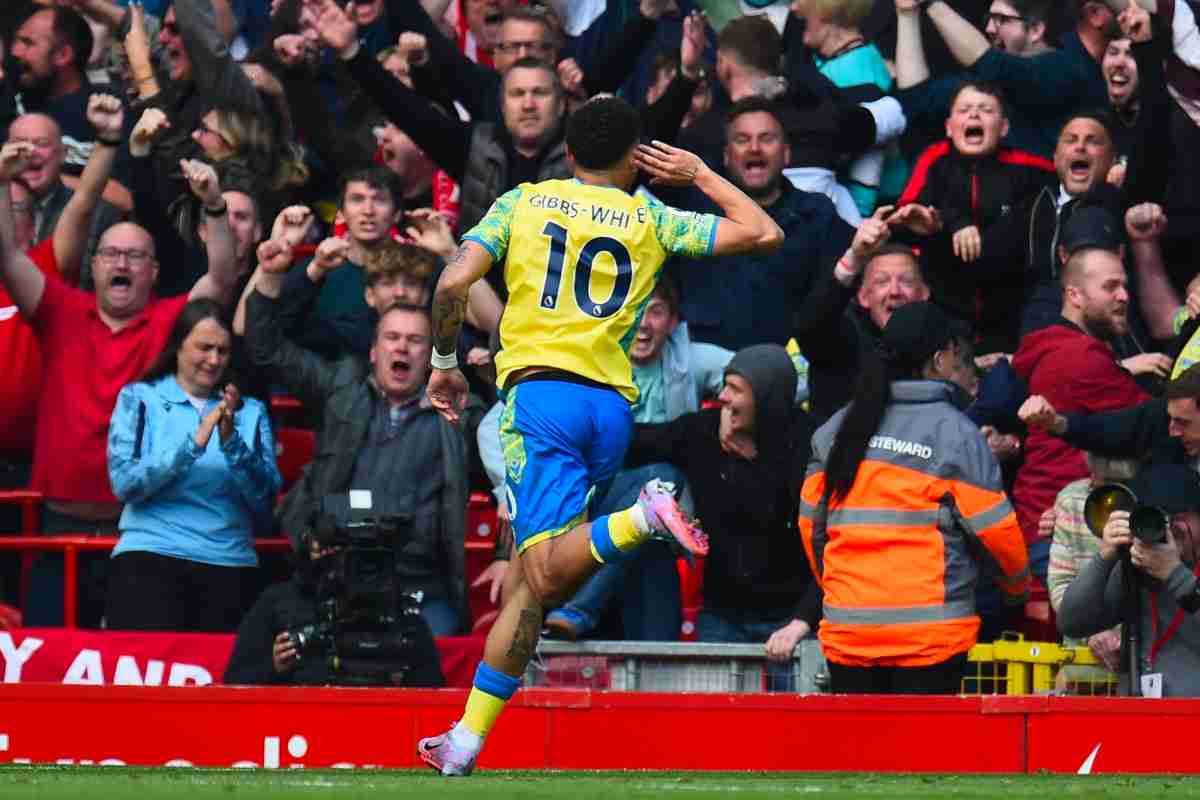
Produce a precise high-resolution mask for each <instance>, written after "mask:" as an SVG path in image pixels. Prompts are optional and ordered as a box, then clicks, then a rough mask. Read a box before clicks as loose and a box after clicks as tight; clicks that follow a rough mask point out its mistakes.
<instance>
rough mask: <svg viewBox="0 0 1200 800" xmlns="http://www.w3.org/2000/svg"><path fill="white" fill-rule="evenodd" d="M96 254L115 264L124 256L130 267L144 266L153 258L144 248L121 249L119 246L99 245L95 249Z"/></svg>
mask: <svg viewBox="0 0 1200 800" xmlns="http://www.w3.org/2000/svg"><path fill="white" fill-rule="evenodd" d="M96 256H97V257H98V258H99V259H100V260H101V261H104V262H105V263H108V264H115V263H117V262H118V261H120V260H121V257H122V256H124V257H125V258H126V259H127V260H128V261H129V266H131V267H141V266H145V265H146V264H148V263H149V262H150V261H151V260H152V259H153V258H154V256H153V255H151V254H150V253H147V252H146V251H145V250H122V249H121V248H119V247H101V248H100V249H99V250H97V251H96Z"/></svg>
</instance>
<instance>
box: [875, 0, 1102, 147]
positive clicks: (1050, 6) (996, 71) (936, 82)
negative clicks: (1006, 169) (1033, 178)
mask: <svg viewBox="0 0 1200 800" xmlns="http://www.w3.org/2000/svg"><path fill="white" fill-rule="evenodd" d="M1055 7H1056V4H1055V3H1052V2H1050V0H993V2H992V4H991V6H990V7H989V9H988V13H987V15H986V16H985V18H984V20H983V26H984V29H983V30H980V29H979V28H977V27H975V26H974V25H972V24H971V23H970V22H968V21H967V20H966V19H965V18H964V17H963V16H962V15H960V14H959V13H958V12H957V11H955V10H954V9H953V8H951V6H950V4H949V3H947V2H945V0H896V16H897V34H896V84H897V86H898V87H899V90H900V91H899V93H898V97H899V98H900V102H901V103H903V105H904V111H905V114H906V115H907V116H908V121H909V127H910V129H925V130H927V131H928V132H930V133H931V134H935V135H936V133H935V132H940V131H941V129H942V127H943V125H944V123H945V120H946V117H947V116H948V114H947V111H948V109H949V105H950V101H951V98H952V96H953V94H954V92H955V89H956V88H957V86H958V84H959V83H960V82H961V81H962V80H964V79H966V80H973V81H986V82H990V83H994V84H996V85H997V86H999V87H1000V89H1002V90H1003V91H1004V94H1005V97H1006V98H1008V100H1009V101H1010V103H1011V105H1012V114H1011V118H1010V122H1011V127H1010V129H1009V134H1008V136H1007V137H1006V138H1005V142H1004V143H1005V144H1006V145H1008V146H1010V147H1015V148H1017V149H1020V150H1027V151H1029V152H1031V153H1035V154H1037V155H1040V156H1043V157H1045V158H1049V157H1051V156H1052V155H1053V153H1054V147H1055V142H1056V140H1057V138H1058V132H1059V130H1060V129H1061V128H1062V125H1063V123H1064V122H1065V121H1066V119H1067V118H1068V117H1069V116H1070V115H1071V114H1072V113H1074V112H1075V111H1078V110H1080V109H1086V108H1104V107H1105V106H1107V105H1108V93H1107V89H1106V87H1105V83H1104V76H1103V75H1102V74H1101V71H1100V60H1101V58H1103V56H1104V50H1105V48H1106V47H1107V45H1108V42H1109V40H1111V39H1113V38H1114V37H1115V36H1117V35H1119V29H1118V28H1117V25H1116V16H1115V15H1114V14H1113V12H1112V10H1111V9H1110V8H1109V7H1108V6H1107V5H1105V4H1104V3H1103V2H1099V0H1071V2H1070V4H1069V7H1070V11H1071V13H1072V16H1073V18H1074V21H1075V27H1074V29H1073V30H1069V31H1067V32H1065V33H1063V35H1062V37H1061V46H1060V47H1059V48H1058V49H1057V50H1054V49H1051V48H1050V47H1049V46H1048V45H1047V44H1046V41H1045V39H1046V26H1047V22H1048V21H1049V19H1050V14H1051V13H1052V12H1053V11H1054V10H1055ZM922 13H924V14H928V16H929V20H930V21H931V22H932V23H933V26H934V27H935V28H936V29H937V31H938V33H939V34H940V35H941V37H942V39H943V40H944V41H945V43H946V46H947V47H948V48H949V50H950V53H951V54H952V55H953V56H954V59H955V60H956V61H957V62H958V63H959V64H960V65H962V67H964V68H965V70H966V71H965V73H962V74H958V75H944V76H934V77H931V75H930V71H929V66H928V64H927V62H926V60H925V51H924V46H923V44H922V38H921V37H922V34H921V14H922Z"/></svg>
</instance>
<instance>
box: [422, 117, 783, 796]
mask: <svg viewBox="0 0 1200 800" xmlns="http://www.w3.org/2000/svg"><path fill="white" fill-rule="evenodd" d="M638 138H639V131H638V115H637V112H636V111H635V110H634V109H633V107H632V106H630V105H629V104H628V103H626V102H625V101H624V100H621V99H618V98H615V97H604V98H597V99H594V100H591V101H589V102H587V103H585V104H584V105H583V106H581V107H580V108H579V109H578V110H577V111H576V112H575V113H574V114H573V115H572V116H571V118H570V122H569V123H568V125H567V149H568V153H569V155H570V156H571V158H572V159H573V161H574V164H575V178H574V179H569V180H549V181H542V182H540V183H524V184H521V185H520V186H518V187H517V188H515V189H513V190H512V191H510V192H507V193H506V194H504V195H502V196H501V197H500V198H499V199H498V200H496V202H495V204H493V206H492V208H491V209H490V210H489V211H488V213H487V216H486V217H484V219H483V220H482V221H481V222H480V223H479V224H478V225H477V226H476V227H475V228H473V229H472V230H470V231H469V232H468V233H467V234H466V235H465V236H463V241H462V245H461V246H460V247H459V249H458V252H457V253H456V254H455V255H454V257H453V258H452V259H451V261H450V264H449V265H448V266H447V268H446V270H445V271H444V272H443V273H442V277H441V280H439V281H438V287H437V292H436V294H435V297H434V307H433V325H434V352H433V357H432V363H433V367H434V369H433V373H432V375H431V377H430V380H429V397H430V400H431V401H432V403H433V405H434V407H435V408H437V409H438V410H439V411H440V412H441V413H442V414H444V415H445V416H446V417H447V418H448V419H450V420H451V421H457V419H458V414H459V411H460V410H461V409H462V407H463V403H464V402H465V399H466V394H467V383H466V380H465V378H464V377H463V375H462V373H461V372H460V371H459V370H458V366H457V363H456V361H455V356H454V353H455V352H456V344H457V340H458V334H459V328H460V327H461V324H462V320H463V315H464V313H465V309H466V300H467V292H468V290H469V289H470V287H471V285H472V284H473V283H474V282H475V281H477V280H479V279H480V278H482V277H483V276H484V275H485V274H486V273H487V271H488V270H489V269H491V267H492V265H493V264H501V265H502V266H503V269H504V281H505V284H506V285H507V287H508V291H509V298H508V305H507V307H506V309H505V312H504V316H503V318H502V321H501V325H500V342H501V350H500V352H499V354H498V355H497V357H496V367H497V384H498V386H499V387H500V388H501V390H502V391H503V393H504V395H505V408H504V413H503V416H502V417H501V422H500V438H501V442H502V444H503V447H504V457H505V470H506V476H505V484H506V487H505V488H506V492H507V500H508V513H509V517H510V519H511V520H512V528H513V534H514V537H515V543H516V551H517V554H518V555H517V557H516V558H515V559H514V560H513V563H512V565H511V566H510V567H509V570H508V574H507V575H506V576H505V592H504V602H503V605H502V607H501V610H500V615H499V618H498V619H497V620H496V623H495V625H494V626H493V627H492V630H491V632H490V633H489V635H488V639H487V645H486V646H485V648H484V656H483V661H482V662H481V663H480V664H479V668H478V670H477V671H476V673H475V681H474V687H473V688H472V690H471V694H470V696H469V697H468V699H467V706H466V710H465V711H464V713H463V716H462V719H461V720H460V721H459V722H458V723H456V724H455V725H454V726H453V727H452V728H451V729H450V731H448V732H447V733H445V734H442V735H441V736H434V737H431V738H427V739H422V740H421V741H420V742H418V744H417V751H418V753H419V755H420V756H421V758H422V759H423V760H424V761H425V762H426V763H427V764H429V765H430V766H431V767H433V768H434V769H436V770H439V771H440V772H441V773H442V774H443V775H467V774H470V772H471V771H472V769H474V766H475V759H476V757H477V756H478V754H479V751H480V749H481V748H482V747H483V741H484V738H485V737H486V736H487V734H488V731H489V730H490V729H491V727H492V725H493V723H495V721H496V718H497V717H498V716H499V715H500V712H501V710H503V708H504V704H505V702H507V701H508V700H509V699H510V698H511V697H512V696H513V693H514V692H516V690H517V687H518V686H519V685H520V679H521V676H522V675H524V673H525V668H526V666H527V665H528V663H529V660H530V659H531V658H532V657H533V654H534V649H535V648H536V646H537V641H538V636H539V634H540V632H541V628H542V621H543V618H544V616H545V613H546V611H547V610H549V609H552V608H555V607H556V606H558V605H559V604H561V603H563V602H565V601H566V600H567V599H568V598H569V597H570V596H571V594H572V593H573V592H574V591H575V589H576V588H577V587H578V586H579V585H580V584H581V583H582V582H583V581H584V580H586V579H587V578H588V577H589V576H590V575H591V574H592V573H593V572H595V571H596V569H598V568H599V566H600V565H601V564H602V563H606V562H609V561H613V560H616V559H621V558H624V557H626V556H628V555H629V554H630V553H632V552H633V550H634V549H635V548H637V547H638V546H639V545H640V544H642V543H643V542H644V541H646V540H647V539H648V538H651V537H661V538H671V537H673V538H674V539H675V540H676V541H677V542H678V543H679V545H681V546H682V547H683V548H685V549H686V550H688V551H690V552H692V553H696V554H704V553H706V552H707V549H708V543H707V540H706V538H705V537H704V535H703V533H701V532H700V531H699V530H698V529H696V528H695V527H694V526H693V525H692V524H690V523H689V522H688V521H687V520H685V519H684V518H683V516H682V515H681V514H680V512H679V509H678V507H677V506H676V505H675V499H674V496H673V494H672V491H671V489H672V487H670V486H669V484H663V483H661V482H659V481H651V482H650V483H648V484H647V485H646V487H645V488H644V489H643V490H642V493H641V496H640V497H639V498H638V502H637V503H635V504H634V505H633V506H631V507H630V508H627V509H625V510H623V511H618V512H616V513H613V514H608V515H605V516H602V517H599V518H598V519H595V520H592V521H591V522H589V521H588V511H587V505H588V500H589V498H590V496H591V495H590V493H591V491H592V489H593V487H599V489H597V492H596V493H597V495H602V494H603V491H602V490H603V488H604V487H605V485H606V483H607V482H608V481H610V480H611V479H612V477H613V475H614V474H615V473H616V471H617V470H618V469H619V468H620V466H621V462H622V460H623V458H624V455H625V449H626V447H627V446H628V444H629V440H630V437H631V435H632V431H633V423H632V414H631V412H630V404H631V403H633V402H634V401H635V400H636V399H637V388H636V387H635V385H634V383H633V372H632V367H631V366H630V362H629V354H628V352H629V347H630V345H631V343H632V342H633V338H634V335H635V334H636V332H637V329H638V322H639V318H640V317H641V314H642V310H643V308H644V307H645V305H646V304H647V302H648V301H649V299H650V296H651V293H652V292H653V290H654V286H655V284H656V283H657V282H658V277H659V273H660V272H661V270H662V265H663V262H664V261H665V260H666V259H667V257H668V256H671V255H681V256H685V257H687V258H698V257H701V256H718V255H728V254H732V253H741V252H749V251H765V250H772V249H775V248H778V247H779V246H780V245H781V244H782V243H783V231H782V230H780V229H779V226H778V225H776V224H775V222H774V221H773V220H772V219H771V218H770V217H769V216H768V215H767V214H766V212H765V211H763V209H762V208H761V207H760V206H759V205H758V204H757V203H756V202H754V201H753V200H751V199H750V198H749V197H747V196H746V195H745V194H743V193H742V192H741V191H739V190H738V189H737V188H735V187H734V186H733V185H732V184H731V183H729V182H728V181H726V180H724V179H723V178H721V177H719V176H718V175H717V174H716V173H714V172H713V171H712V170H711V169H709V168H708V166H707V165H706V164H705V163H704V162H703V161H702V160H701V159H700V158H698V157H697V156H696V155H694V154H692V153H689V152H687V151H686V150H680V149H678V148H675V147H671V146H669V145H666V144H662V143H660V142H654V143H653V144H651V145H639V144H638ZM639 168H640V169H641V170H642V171H644V173H645V174H647V175H649V176H650V177H651V178H652V182H655V183H664V184H668V185H674V186H687V185H690V184H694V185H695V186H696V187H697V188H698V189H700V191H702V192H704V193H705V194H706V195H708V196H709V197H710V198H712V200H713V201H714V202H715V203H716V204H717V205H719V206H720V207H721V209H722V210H724V212H725V213H726V214H727V215H728V216H727V217H718V216H715V215H712V214H693V213H689V212H683V211H679V210H676V209H674V208H670V207H668V206H665V205H663V204H662V203H660V202H658V201H656V200H654V199H652V198H649V197H646V196H644V195H640V194H631V193H630V189H632V188H633V186H634V185H635V183H636V181H637V178H638V170H639ZM746 313H752V311H751V309H746Z"/></svg>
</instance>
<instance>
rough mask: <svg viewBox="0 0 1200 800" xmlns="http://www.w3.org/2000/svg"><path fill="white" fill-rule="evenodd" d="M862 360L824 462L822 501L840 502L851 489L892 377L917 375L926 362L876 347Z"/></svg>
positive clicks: (886, 401) (885, 403) (882, 410)
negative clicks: (849, 398)
mask: <svg viewBox="0 0 1200 800" xmlns="http://www.w3.org/2000/svg"><path fill="white" fill-rule="evenodd" d="M926 360H927V359H926ZM859 364H860V366H861V371H860V372H859V374H858V380H857V381H856V382H855V385H854V400H853V401H851V403H850V407H849V408H848V409H846V416H845V417H843V418H842V425H841V427H840V428H838V432H837V437H836V438H835V439H834V440H833V448H832V449H831V450H830V451H829V458H828V460H827V461H826V463H825V493H824V494H823V495H822V496H821V502H822V503H834V502H837V501H838V500H840V499H843V498H845V496H846V495H848V494H849V493H850V489H851V487H853V486H854V479H855V477H857V475H858V466H859V464H861V463H862V460H863V458H864V457H865V456H866V454H867V445H868V444H869V443H870V441H871V437H872V436H874V435H875V432H876V431H878V430H879V425H880V423H881V422H883V415H884V414H885V413H887V408H888V405H889V404H890V403H891V399H892V381H897V380H904V379H906V378H915V377H918V376H919V375H920V374H921V368H922V367H923V366H924V363H921V364H913V363H912V362H911V361H909V360H907V359H905V358H903V357H902V356H899V355H898V354H895V353H889V352H883V353H880V352H879V350H877V349H876V348H871V349H870V350H868V351H864V353H863V354H862V358H861V359H860V360H859Z"/></svg>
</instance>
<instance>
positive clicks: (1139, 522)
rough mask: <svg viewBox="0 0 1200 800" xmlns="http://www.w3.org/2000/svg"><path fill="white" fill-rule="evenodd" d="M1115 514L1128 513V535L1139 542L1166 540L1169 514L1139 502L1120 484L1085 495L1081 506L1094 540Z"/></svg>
mask: <svg viewBox="0 0 1200 800" xmlns="http://www.w3.org/2000/svg"><path fill="white" fill-rule="evenodd" d="M1114 511H1128V512H1129V532H1130V533H1132V534H1133V538H1135V539H1137V540H1138V541H1139V542H1142V543H1143V544H1148V545H1155V544H1162V543H1163V542H1165V541H1166V540H1167V528H1168V527H1169V526H1170V524H1171V516H1170V514H1168V513H1167V512H1166V511H1164V510H1162V509H1161V508H1158V507H1157V506H1151V505H1145V504H1142V503H1139V502H1138V499H1137V495H1135V494H1134V493H1133V490H1132V489H1130V488H1129V487H1128V486H1126V485H1125V484H1123V483H1106V484H1104V485H1102V486H1097V487H1096V488H1095V489H1093V490H1092V491H1091V492H1089V493H1088V496H1087V500H1085V501H1084V504H1083V518H1084V521H1086V522H1087V526H1088V530H1090V531H1091V532H1092V534H1093V535H1094V536H1096V537H1103V536H1104V526H1105V525H1107V524H1108V518H1109V517H1110V516H1112V512H1114Z"/></svg>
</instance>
